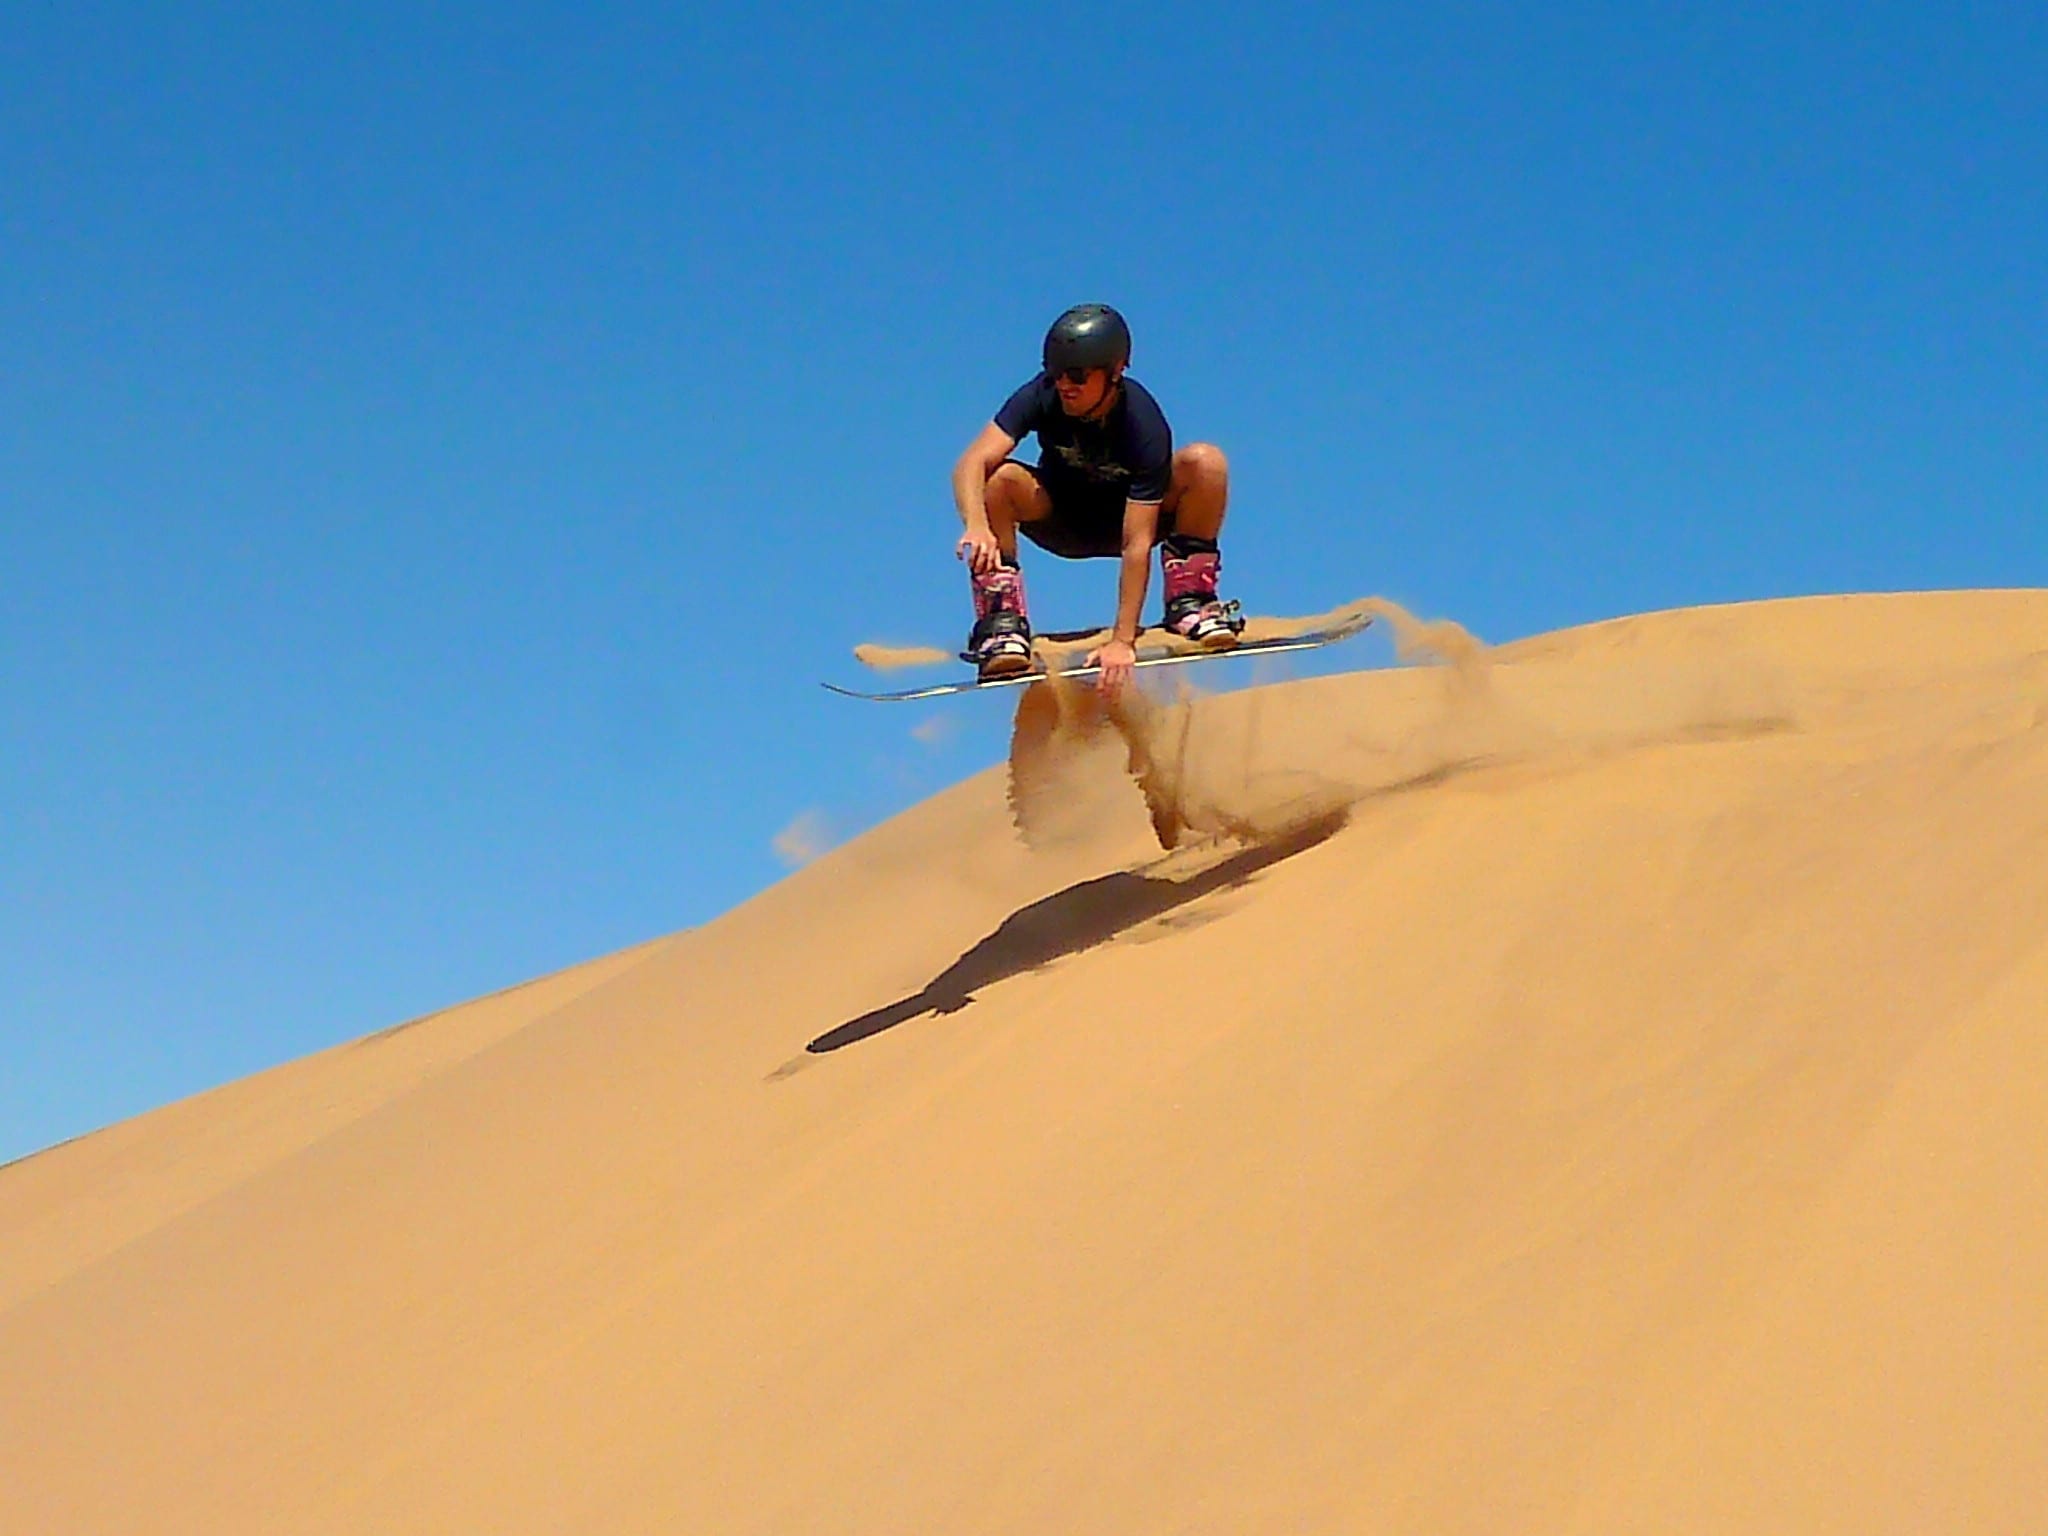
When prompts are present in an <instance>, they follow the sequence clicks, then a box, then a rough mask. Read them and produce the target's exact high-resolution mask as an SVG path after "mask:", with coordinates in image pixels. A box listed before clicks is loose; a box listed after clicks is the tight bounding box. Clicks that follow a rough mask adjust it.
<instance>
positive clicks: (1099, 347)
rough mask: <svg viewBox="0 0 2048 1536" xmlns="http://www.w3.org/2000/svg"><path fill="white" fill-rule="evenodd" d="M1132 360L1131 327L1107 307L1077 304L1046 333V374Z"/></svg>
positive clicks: (1118, 364) (1113, 368) (1109, 367)
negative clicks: (1065, 369)
mask: <svg viewBox="0 0 2048 1536" xmlns="http://www.w3.org/2000/svg"><path fill="white" fill-rule="evenodd" d="M1130 360H1131V328H1130V327H1129V326H1128V325H1125V324H1124V317H1123V316H1122V315H1120V314H1118V313H1117V312H1116V311H1115V310H1113V309H1111V308H1110V307H1109V306H1108V305H1107V304H1076V305H1075V306H1074V307H1073V308H1072V309H1070V310H1068V311H1067V312H1066V313H1065V314H1064V315H1061V316H1060V317H1059V319H1057V320H1055V321H1053V323H1052V329H1051V330H1049V331H1047V332H1046V333H1045V371H1046V372H1047V373H1058V372H1059V371H1060V370H1061V369H1062V368H1108V369H1111V370H1112V371H1113V370H1115V369H1117V368H1119V367H1122V366H1123V365H1124V364H1126V363H1128V362H1130Z"/></svg>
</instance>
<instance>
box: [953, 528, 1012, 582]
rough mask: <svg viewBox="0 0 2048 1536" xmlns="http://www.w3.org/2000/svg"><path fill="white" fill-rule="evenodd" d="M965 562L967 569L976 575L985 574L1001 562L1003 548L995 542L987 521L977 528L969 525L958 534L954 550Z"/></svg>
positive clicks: (993, 533) (992, 531)
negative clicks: (963, 531)
mask: <svg viewBox="0 0 2048 1536" xmlns="http://www.w3.org/2000/svg"><path fill="white" fill-rule="evenodd" d="M955 553H957V554H958V555H959V556H960V558H961V559H962V560H965V561H966V562H967V569H969V570H970V571H972V572H974V574H975V575H977V576H986V575H987V574H988V573H989V572H990V571H992V570H994V569H995V568H996V567H997V566H999V565H1001V564H1002V563H1003V548H1002V546H1001V545H1000V544H998V543H997V542H996V536H995V531H994V530H993V529H991V528H990V527H989V526H988V524H987V523H983V524H982V525H981V526H980V527H979V528H976V527H972V526H970V527H969V528H968V530H967V531H966V532H965V533H963V534H961V535H960V544H959V547H958V549H957V550H956V551H955Z"/></svg>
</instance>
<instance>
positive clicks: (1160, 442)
mask: <svg viewBox="0 0 2048 1536" xmlns="http://www.w3.org/2000/svg"><path fill="white" fill-rule="evenodd" d="M996 425H997V426H999V427H1001V428H1002V429H1003V430H1004V431H1005V432H1007V433H1008V434H1009V435H1010V436H1011V437H1014V438H1016V439H1017V440H1018V441H1019V442H1022V441H1023V440H1024V438H1025V436H1026V434H1028V433H1032V432H1036V433H1037V434H1038V467H1039V470H1040V472H1041V473H1042V474H1044V475H1046V476H1048V477H1050V478H1053V479H1060V480H1068V481H1072V482H1074V483H1076V484H1077V485H1086V486H1089V487H1091V488H1093V489H1096V490H1102V491H1107V490H1111V489H1114V490H1116V491H1117V492H1119V493H1120V494H1121V495H1122V496H1123V498H1124V499H1125V500H1126V501H1140V502H1144V501H1164V500H1165V499H1166V487H1167V484H1168V482H1169V481H1170V480H1171V479H1172V477H1173V429H1172V428H1171V427H1169V426H1168V425H1167V424H1166V413H1165V412H1163V411H1161V410H1160V409H1159V402H1158V401H1157V400H1154V399H1153V398H1152V394H1151V391H1150V390H1148V389H1146V388H1145V386H1144V385H1142V384H1140V383H1139V382H1138V381H1137V380H1136V379H1134V378H1132V377H1131V376H1130V375H1129V374H1125V375H1124V381H1123V389H1122V390H1121V391H1120V392H1119V393H1118V395H1117V401H1116V404H1115V405H1114V406H1112V407H1111V408H1110V412H1109V414H1108V415H1107V416H1105V417H1103V418H1102V420H1100V421H1083V420H1082V419H1081V418H1080V417H1078V416H1069V415H1068V414H1067V413H1066V412H1065V411H1063V410H1061V409H1060V395H1059V391H1058V390H1057V389H1056V388H1055V387H1054V386H1053V382H1052V378H1051V376H1050V375H1049V374H1043V373H1041V374H1040V375H1038V377H1037V378H1035V379H1033V380H1031V382H1030V383H1028V384H1026V385H1024V386H1023V387H1022V388H1021V389H1019V390H1018V391H1017V392H1016V393H1015V394H1014V395H1012V396H1010V398H1009V399H1008V400H1007V401H1005V402H1004V403H1003V408H1002V409H1001V410H1000V411H997V412H996Z"/></svg>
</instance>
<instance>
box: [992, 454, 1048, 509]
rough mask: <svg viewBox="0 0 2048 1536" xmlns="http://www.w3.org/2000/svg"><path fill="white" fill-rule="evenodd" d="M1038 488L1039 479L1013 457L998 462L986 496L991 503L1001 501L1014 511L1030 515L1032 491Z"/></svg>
mask: <svg viewBox="0 0 2048 1536" xmlns="http://www.w3.org/2000/svg"><path fill="white" fill-rule="evenodd" d="M1037 488H1038V481H1037V480H1036V479H1035V478H1034V477H1033V476H1032V473H1031V471H1030V470H1028V469H1026V468H1025V467H1024V466H1023V465H1022V464H1019V463H1017V462H1016V461H1015V460H1012V459H1005V460H1003V462H1002V463H1000V464H998V465H997V466H996V467H995V469H994V470H993V471H992V472H991V473H990V475H989V477H988V489H987V491H986V492H985V493H984V496H985V498H986V500H987V501H988V503H989V504H990V505H992V506H993V505H995V504H996V503H998V502H1000V503H1001V504H1002V505H1003V506H1004V507H1005V508H1006V509H1009V510H1011V511H1012V512H1013V513H1022V514H1026V515H1028V510H1027V509H1028V508H1029V507H1030V504H1031V493H1032V492H1033V491H1034V490H1036V489H1037Z"/></svg>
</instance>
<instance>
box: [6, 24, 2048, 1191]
mask: <svg viewBox="0 0 2048 1536" xmlns="http://www.w3.org/2000/svg"><path fill="white" fill-rule="evenodd" d="M2044 81H2048V10H2044V8H2043V7H2042V6H2041V5H2040V4H2039V0H2024V3H2020V0H2015V3H2010V4H1999V3H1987V4H1944V5H1935V4H1931V3H1923V4H1910V5H1908V4H1896V3H1887V0H1861V3H1855V4H1849V3H1834V4H1814V5H1795V6H1733V5H1688V6H1675V5H1661V4H1645V3H1641V0H1635V3H1628V4H1621V3H1615V4H1598V5H1595V4H1569V3H1567V4H1563V5H1557V4H1550V5H1537V4H1529V3H1526V0H1524V3H1520V4H1513V5H1506V4H1469V3H1467V4H1460V3H1450V4H1435V5H1429V6H1414V5H1403V6H1381V5H1365V6H1349V5H1347V6H1336V5H1330V6H1299V5H1288V4H1279V5H1267V6H1262V7H1236V6H1234V7H1217V8H1213V9H1211V8H1205V7H1201V6H1167V5H1155V4H1146V3H1138V4H1128V3H1127V4H1120V5H1114V6H1110V5H1104V6H1094V7H1080V6H1071V5H1053V6H1048V7H1043V8H1035V9H1034V8H1031V7H1025V8H1021V9H1019V8H1012V9H1011V10H1010V11H1008V12H1002V13H993V12H989V11H986V10H985V9H983V8H977V7H967V6H954V7H937V6H908V5H891V4H869V5H864V6H861V7H857V8H846V9H844V10H843V11H830V12H820V11H814V10H812V9H811V8H808V7H807V8H802V9H799V8H796V7H783V6H778V5H773V4H767V5H762V4H749V5H745V6H725V5H719V6H715V7H707V6H703V5H681V6H678V5H652V4H633V5H622V6H621V5H614V6H597V7H573V8H572V7H567V6H563V7H551V6H550V7H543V6H534V5H526V4H518V3H509V4H508V3H499V4H493V5H489V6H481V5H463V4H457V5H447V6H433V7H423V6H417V5H403V6H400V5H365V6H347V7H335V6H328V7H312V6H283V7H280V6H276V5H256V4H234V5H208V4H185V5H175V6H174V5H170V4H163V3H159V4H153V5H122V4H91V3H85V4H78V5H56V4H33V5H30V4H22V5H16V6H13V7H11V8H10V10H9V13H8V20H7V24H6V26H5V27H4V28H0V583H4V585H0V1063H4V1064H0V1158H5V1157H8V1156H13V1155H18V1154H20V1153H24V1152H27V1151H29V1150H32V1149H33V1148H35V1147H39V1146H42V1145H45V1144H47V1143H50V1142H52V1141H55V1140H57V1139H60V1138H62V1137H65V1136H68V1135H72V1134H75V1133H78V1132H81V1131H84V1130H88V1129H90V1128H92V1127H95V1126H97V1125H101V1124H104V1123H106V1122H108V1121H110V1120H112V1119H115V1118H118V1117H121V1116H124V1115H127V1114H130V1113H134V1112H136V1111H139V1110H142V1109H145V1108H148V1107H150V1106H152V1105H155V1104H158V1103H161V1102H164V1101H166V1100H168V1099H171V1098H174V1097H178V1096H181V1095H183V1094H185V1093H188V1092H192V1091H195V1090H197V1089H199V1088H202V1087H205V1086H209V1085H211V1084H213V1083H217V1082H220V1081H223V1080H226V1079H228V1078H231V1077H234V1076H237V1075H240V1074H242V1073H244V1072H247V1071H250V1070H254V1069H256V1068H258V1067H261V1066H264V1065H268V1064H270V1063H273V1062H276V1061H280V1060H285V1059H288V1058H291V1057H295V1056H298V1055H302V1054H304V1053H306V1052H307V1051H309V1050H312V1049H315V1048H318V1047H320V1046H323V1045H327V1044H331V1043H334V1042H336V1041H339V1040H342V1039H346V1038H349V1037H352V1036H355V1035H358V1034H361V1033H364V1032H366V1031H369V1030H371V1029H374V1028H377V1027H380V1026H382V1025H385V1024H389V1023H392V1022H395V1021H397V1020H399V1019H401V1018H404V1017H407V1016H409V1015H412V1014H416V1013H419V1012H422V1011H425V1010H428V1009H431V1008H435V1007H439V1006H443V1005H446V1004H449V1003H454V1002H457V1001H461V1000H463V999H465V998H468V997H471V996H474V995H476V994H478V993H482V992H485V991H488V990H491V989H494V988H496V987H499V986H503V985H507V984H510V983H513V982H516V981H520V980H523V979H526V978H528V977H531V976H534V975H538V974H541V973H544V972H546V971H549V970H552V969H556V968H558V967H560V966H563V965H566V964H570V963H572V962H575V961H578V960H581V959H585V958H588V957H590V956H593V955H595V954H598V953H601V952H604V951H607V950H610V949H613V948H616V947H619V946H621V945H624V944H627V943H630V942H633V941H637V940H640V939H645V938H648V937H652V936H654V935H657V934H661V933H664V932H668V931H672V930H674V929H676V928H679V927H683V926H687V925H690V924H694V923H698V922H701V921H703V920H705V919H707V918H710V917H712V916H714V915H715V914H717V913H718V912H720V911H722V910H724V909H726V908H727V907H729V906H731V905H732V904H733V903H734V902H736V901H738V900H741V899H743V898H744V897H746V896H747V895H749V894H751V893H753V892H755V891H757V890H759V889H760V888H761V887H763V886H764V885H765V884H767V883H768V882H770V881H772V880H774V879H775V878H777V877H778V876H779V874H780V872H781V869H780V866H779V865H778V863H777V862H776V859H775V857H774V855H773V853H772V852H771V848H770V843H771V840H772V838H773V837H774V835H775V833H776V832H777V831H778V830H779V829H780V828H782V827H783V826H784V825H786V824H787V823H788V822H790V820H791V819H792V818H793V817H795V816H797V815H798V814H799V813H801V812H804V811H806V810H813V809H815V810H817V811H819V812H821V813H822V814H823V816H824V817H825V818H826V819H827V821H828V822H829V823H830V824H831V825H832V826H834V827H835V828H836V829H838V830H839V831H840V832H841V833H848V832H852V831H856V830H858V829H860V828H861V827H864V826H867V825H871V824H873V822H875V821H876V820H878V819H880V818H881V817H883V816H885V815H887V814H889V813H891V812H893V811H894V810H897V809H900V808H901V807H903V806H905V805H907V804H909V803H911V802H913V801H914V800H916V799H919V798H922V797H923V796H924V795H926V794H928V793H930V792H931V791H932V790H934V789H936V788H939V787H941V786H943V785H944V784H947V783H950V782H953V781H954V780H956V779H958V778H959V777H960V776H962V775H963V774H965V773H966V772H968V771H970V770H972V769H974V768H977V767H980V766H982V765H984V764H986V763H988V762H991V761H994V760H995V759H996V758H997V757H998V756H999V754H1000V752H1001V749H1002V734H1003V726H1004V718H1005V717H1004V708H1003V706H1002V705H1001V704H1000V703H998V702H996V701H994V700H981V699H977V700H970V701H967V702H965V703H956V704H955V705H953V706H949V707H948V711H941V710H939V709H938V708H936V707H928V706H919V707H918V708H920V709H924V710H925V711H926V712H925V713H924V714H922V715H919V714H914V713H910V712H906V711H904V710H894V709H884V708H880V707H869V706H863V705H857V704H851V703H848V702H846V701H842V700H838V699H834V698H831V697H830V696H828V695H826V694H824V693H823V692H822V691H821V690H819V689H818V687H817V686H816V685H817V681H818V680H819V679H820V678H823V677H834V678H848V677H850V676H851V675H852V674H853V672H854V671H855V670H856V669H855V668H854V666H853V664H852V663H851V661H850V660H849V659H848V656H847V651H848V647H849V646H850V645H851V644H853V643H854V642H855V641H857V640H860V639H865V638H887V639H894V640H899V641H931V642H937V643H941V644H948V643H953V642H956V641H958V640H959V638H960V636H961V632H962V630H963V629H964V627H965V619H966V612H965V598H964V590H965V589H964V584H963V578H962V576H961V572H960V567H959V566H958V565H957V564H956V563H955V562H954V560H953V558H952V553H951V547H952V541H953V537H954V522H953V513H952V510H951V504H950V499H949V494H948V490H947V475H948V471H949V469H950V467H951V463H952V460H953V458H954V456H955V455H956V454H957V452H958V451H959V449H960V448H961V447H962V446H963V445H964V444H965V443H966V441H967V440H968V439H969V438H970V437H971V436H972V435H973V434H974V432H975V431H976V430H977V429H978V428H979V427H980V426H981V425H982V424H983V423H984V422H985V421H986V420H987V419H988V417H989V416H990V415H991V414H992V412H993V411H994V409H995V407H996V405H997V404H999V403H1000V402H1001V400H1002V399H1003V397H1004V396H1005V395H1006V394H1007V392H1008V391H1009V390H1010V389H1011V388H1012V387H1014V386H1015V385H1016V384H1018V383H1019V382H1021V381H1022V380H1023V379H1024V378H1025V377H1026V376H1027V375H1028V374H1029V373H1030V372H1031V371H1032V368H1033V366H1034V364H1035V359H1036V355H1037V354H1036V349H1037V344H1038V339H1039V337H1040V335H1041V334H1042V332H1043V330H1044V327H1045V325H1046V323H1047V322H1048V321H1049V320H1050V319H1051V318H1052V316H1053V315H1054V314H1055V313H1057V312H1058V311H1059V310H1060V309H1061V308H1063V307H1065V306H1066V305H1068V304H1070V303H1074V302H1078V301H1081V300H1085V299H1103V300H1107V301H1109V302H1111V303H1114V304H1116V305H1118V306H1119V307H1121V308H1122V309H1123V310H1124V311H1125V313H1126V314H1128V315H1129V316H1130V318H1131V320H1132V322H1133V325H1134V328H1135V330H1136V333H1137V353H1136V358H1135V362H1134V367H1133V372H1134V374H1135V375H1136V376H1138V377H1139V378H1142V379H1143V380H1144V381H1145V382H1146V383H1147V384H1148V385H1149V386H1150V387H1151V388H1152V389H1153V391H1154V392H1155V393H1156V394H1157V395H1158V396H1159V397H1160V399H1161V401H1162V402H1163V403H1164V405H1165V406H1166V408H1167V411H1168V414H1169V415H1170V417H1171V418H1172V419H1173V422H1174V424H1175V428H1176V431H1177V433H1178V435H1179V437H1180V438H1181V439H1182V440H1183V441H1186V440H1192V439H1194V438H1210V439H1213V440H1215V441H1217V442H1219V443H1221V444H1222V445H1223V446H1224V448H1225V449H1226V450H1227V451H1228V452H1229V453H1230V455H1231V456H1232V460H1233V464H1234V469H1235V475H1236V483H1235V495H1234V500H1233V522H1232V524H1231V527H1230V529H1229V530H1228V537H1227V538H1226V542H1225V546H1224V547H1225V553H1226V557H1227V561H1228V570H1227V576H1226V585H1227V586H1228V588H1229V590H1230V591H1231V592H1232V593H1234V594H1235V595H1237V596H1239V597H1240V598H1242V599H1243V600H1244V601H1245V602H1246V604H1247V606H1249V607H1251V608H1252V609H1254V610H1257V611H1263V612H1283V613H1284V612H1300V611H1308V610H1314V609H1319V608H1323V607H1327V606H1329V605H1330V604H1331V603H1333V602H1335V601H1338V600H1341V599H1345V598H1350V597H1353V596H1356V595H1359V594H1361V593H1366V592H1377V593H1382V594H1385V595H1387V596H1390V597H1394V598H1396V599H1398V600H1400V601H1402V602H1404V603H1407V604H1408V605H1410V606H1411V607H1414V608H1416V609H1418V610H1421V611H1424V612H1427V613H1429V614H1432V615H1437V614H1441V615H1448V616H1451V617H1455V618H1457V619H1459V620H1461V621H1463V622H1464V623H1466V624H1467V625H1468V626H1469V627H1470V628H1472V629H1474V630H1475V631H1477V632H1478V633H1480V634H1481V635H1483V636H1485V637H1486V638H1489V639H1506V638H1511V637H1514V636H1517V635H1522V634H1527V633H1530V632H1533V631H1537V630H1542V629H1547V628H1551V627H1555V626H1558V625H1563V624H1570V623H1574V622H1579V621H1584V620H1591V619H1598V618H1602V617H1607V616H1611V615H1615V614H1619V613H1624V612H1633V611H1640V610H1644V609H1651V608H1660V607H1668V606H1674V605H1680V604H1692V603H1700V602H1711V601H1719V600H1726V599H1739V598H1758V597H1770V596H1778V595H1784V594H1790V593H1805V592H1823V591H1843V590H1855V589H1883V588H1921V587H1947V586H1991V585H2008V586H2010V585H2028V586H2031V585H2042V584H2048V363H2044V359H2048V88H2044V84H2043V82H2044ZM1028 571H1029V575H1030V579H1031V581H1032V583H1033V596H1034V603H1035V607H1036V610H1037V613H1038V616H1039V618H1040V620H1041V622H1050V623H1054V624H1059V625H1065V624H1076V623H1084V622H1094V621H1097V620H1100V619H1104V618H1106V617H1107V615H1108V612H1109V607H1110V599H1111V592H1112V588H1113V583H1114V573H1113V569H1112V567H1110V566H1109V565H1106V564H1098V565H1094V566H1090V567H1087V568H1084V569H1080V570H1066V571H1058V572H1056V571H1054V570H1052V569H1051V568H1050V566H1049V564H1048V562H1046V561H1044V560H1040V561H1038V562H1037V563H1036V564H1035V565H1029V566H1028ZM1156 601H1157V599H1156V596H1155V598H1154V599H1153V603H1154V605H1156ZM2043 643H2044V644H2048V637H2044V641H2043ZM1384 659H1385V657H1384V655H1382V654H1378V653H1373V652H1370V651H1362V652H1357V653H1355V654H1354V655H1353V656H1352V657H1351V658H1349V661H1350V664H1357V663H1358V662H1361V661H1370V662H1375V663H1376V662H1379V661H1383V660H1384ZM1219 670H1221V669H1219ZM1212 675H1213V674H1212ZM940 713H946V720H945V724H946V726H947V727H948V728H949V729H950V734H948V735H946V736H945V737H943V739H941V740H940V741H938V742H937V743H935V744H927V743H924V742H921V741H918V740H914V739H913V738H912V736H911V734H910V733H911V728H912V727H913V726H914V725H915V724H917V723H918V722H919V720H928V719H930V718H932V716H933V715H935V714H940ZM956 727H957V728H956Z"/></svg>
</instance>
